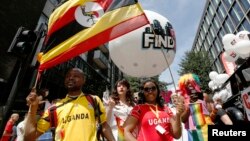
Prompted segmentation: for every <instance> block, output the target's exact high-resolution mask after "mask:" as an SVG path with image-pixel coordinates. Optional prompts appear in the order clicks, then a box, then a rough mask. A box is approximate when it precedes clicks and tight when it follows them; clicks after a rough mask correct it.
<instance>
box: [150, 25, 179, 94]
mask: <svg viewBox="0 0 250 141" xmlns="http://www.w3.org/2000/svg"><path fill="white" fill-rule="evenodd" d="M150 26H151V28H152V29H153V33H154V36H155V38H156V33H155V30H154V27H153V26H152V24H150ZM157 42H158V44H159V43H160V41H159V38H157ZM161 52H162V54H163V56H164V58H165V61H166V63H167V65H168V70H169V73H170V76H171V79H172V82H173V85H174V90H175V91H176V85H175V81H174V77H173V74H172V71H171V68H170V65H169V62H168V59H167V57H166V54H165V53H164V51H163V48H162V47H161Z"/></svg>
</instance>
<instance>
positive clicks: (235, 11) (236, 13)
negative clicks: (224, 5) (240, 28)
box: [229, 3, 244, 25]
mask: <svg viewBox="0 0 250 141" xmlns="http://www.w3.org/2000/svg"><path fill="white" fill-rule="evenodd" d="M229 13H230V15H231V16H232V20H233V22H234V23H235V25H238V24H239V22H240V20H241V19H242V18H243V17H244V14H243V12H242V11H241V9H240V7H239V5H238V3H235V4H234V5H233V8H232V10H231V11H230V12H229Z"/></svg>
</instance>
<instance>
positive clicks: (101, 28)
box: [39, 0, 149, 71]
mask: <svg viewBox="0 0 250 141" xmlns="http://www.w3.org/2000/svg"><path fill="white" fill-rule="evenodd" d="M148 23H149V21H148V19H147V17H146V15H145V13H144V12H143V9H142V8H141V7H140V5H139V3H138V2H137V1H135V0H68V1H66V2H65V3H63V4H62V5H61V6H59V7H58V8H56V9H55V11H54V12H53V13H52V14H51V16H50V18H49V23H48V33H47V36H46V39H45V43H44V45H45V51H44V54H43V55H42V56H40V59H39V62H40V66H39V71H43V70H45V69H48V68H50V67H53V66H55V65H57V64H60V63H62V62H64V61H67V60H69V59H70V58H73V57H75V56H77V55H79V54H81V53H84V52H86V51H89V50H91V49H94V48H96V47H98V46H100V45H102V44H104V43H106V42H108V41H110V40H112V39H115V38H117V37H119V36H122V35H124V34H126V33H128V32H130V31H133V30H135V29H137V28H140V27H142V26H144V25H146V24H148Z"/></svg>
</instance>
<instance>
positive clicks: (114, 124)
mask: <svg viewBox="0 0 250 141" xmlns="http://www.w3.org/2000/svg"><path fill="white" fill-rule="evenodd" d="M134 106H135V103H134V99H133V93H132V91H131V89H130V84H129V82H128V81H127V80H125V79H122V80H119V81H117V82H116V84H115V87H114V90H113V91H112V94H111V95H110V99H109V100H108V103H107V105H106V112H107V122H108V124H109V125H110V127H111V129H112V133H113V135H114V137H115V139H116V141H124V135H123V134H124V133H123V127H122V126H123V123H124V121H125V120H126V118H127V116H128V114H129V113H130V111H131V110H132V108H133V107H134Z"/></svg>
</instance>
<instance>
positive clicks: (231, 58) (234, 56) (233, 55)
mask: <svg viewBox="0 0 250 141" xmlns="http://www.w3.org/2000/svg"><path fill="white" fill-rule="evenodd" d="M224 57H225V59H226V60H227V61H228V62H235V61H236V60H237V59H238V58H239V54H237V53H235V52H234V51H226V52H225V53H224Z"/></svg>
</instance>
